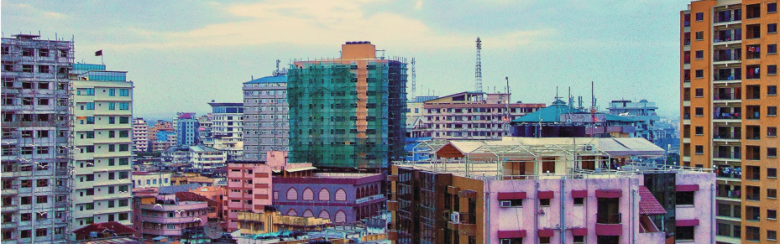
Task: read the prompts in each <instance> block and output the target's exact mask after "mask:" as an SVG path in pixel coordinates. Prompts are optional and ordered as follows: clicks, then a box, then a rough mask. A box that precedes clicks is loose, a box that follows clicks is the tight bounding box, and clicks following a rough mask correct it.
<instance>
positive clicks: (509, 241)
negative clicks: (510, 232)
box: [501, 239, 512, 244]
mask: <svg viewBox="0 0 780 244" xmlns="http://www.w3.org/2000/svg"><path fill="white" fill-rule="evenodd" d="M510 243H512V240H509V239H501V244H510Z"/></svg>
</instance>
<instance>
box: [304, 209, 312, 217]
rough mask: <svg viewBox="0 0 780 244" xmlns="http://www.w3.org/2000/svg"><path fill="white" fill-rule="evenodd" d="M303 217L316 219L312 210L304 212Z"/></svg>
mask: <svg viewBox="0 0 780 244" xmlns="http://www.w3.org/2000/svg"><path fill="white" fill-rule="evenodd" d="M303 217H314V213H313V212H312V211H311V210H308V209H306V211H303Z"/></svg>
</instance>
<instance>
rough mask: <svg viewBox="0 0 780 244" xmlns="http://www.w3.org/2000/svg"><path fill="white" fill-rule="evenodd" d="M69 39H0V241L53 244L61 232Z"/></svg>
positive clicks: (65, 213) (64, 230) (64, 223)
mask: <svg viewBox="0 0 780 244" xmlns="http://www.w3.org/2000/svg"><path fill="white" fill-rule="evenodd" d="M73 51H74V46H73V42H72V41H60V40H42V39H40V36H37V35H22V34H20V35H14V36H13V38H3V39H2V60H3V72H2V78H3V80H2V82H3V84H2V113H3V121H2V133H3V134H2V135H3V145H2V151H3V154H2V167H3V170H2V171H3V175H2V198H3V203H2V206H3V211H2V212H3V213H2V215H3V220H2V235H3V241H6V240H8V241H16V242H18V243H59V242H64V241H65V240H66V239H67V237H68V236H69V233H70V232H71V231H74V230H76V229H68V220H69V219H70V218H72V216H71V215H70V210H71V209H70V208H69V204H68V201H69V200H70V198H69V196H68V194H70V190H71V189H69V188H68V186H69V184H70V183H71V182H70V181H69V180H68V179H69V174H68V151H67V146H68V144H67V143H68V133H69V130H70V127H69V126H68V122H69V120H68V92H69V86H68V82H69V80H68V70H69V69H70V65H71V64H72V63H73Z"/></svg>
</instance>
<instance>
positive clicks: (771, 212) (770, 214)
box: [766, 209, 777, 220]
mask: <svg viewBox="0 0 780 244" xmlns="http://www.w3.org/2000/svg"><path fill="white" fill-rule="evenodd" d="M766 218H767V219H772V220H774V219H777V210H774V209H767V210H766Z"/></svg>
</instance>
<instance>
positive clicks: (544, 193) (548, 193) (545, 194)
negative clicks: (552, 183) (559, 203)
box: [538, 191, 555, 199]
mask: <svg viewBox="0 0 780 244" xmlns="http://www.w3.org/2000/svg"><path fill="white" fill-rule="evenodd" d="M553 197H555V193H554V192H552V191H540V192H539V193H538V198H539V199H552V198H553Z"/></svg>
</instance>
